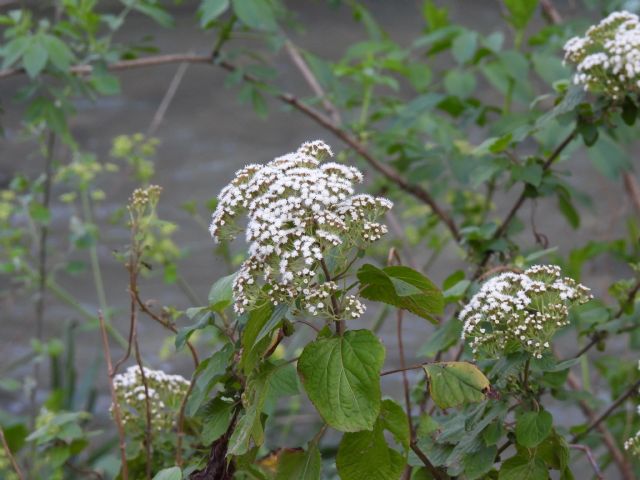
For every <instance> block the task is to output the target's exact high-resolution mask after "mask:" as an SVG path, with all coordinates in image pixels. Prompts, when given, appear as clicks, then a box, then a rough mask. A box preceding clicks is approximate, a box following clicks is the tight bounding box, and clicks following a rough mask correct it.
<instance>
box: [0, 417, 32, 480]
mask: <svg viewBox="0 0 640 480" xmlns="http://www.w3.org/2000/svg"><path fill="white" fill-rule="evenodd" d="M0 440H1V441H2V447H3V448H4V453H5V454H6V455H7V458H8V459H9V461H10V462H11V467H12V468H13V471H14V472H16V475H18V478H19V479H20V480H25V478H26V477H25V476H24V474H23V473H22V469H21V468H20V465H18V461H17V460H16V457H15V456H14V455H13V452H12V451H11V449H10V448H9V443H8V442H7V439H6V437H5V436H4V430H3V429H2V427H0Z"/></svg>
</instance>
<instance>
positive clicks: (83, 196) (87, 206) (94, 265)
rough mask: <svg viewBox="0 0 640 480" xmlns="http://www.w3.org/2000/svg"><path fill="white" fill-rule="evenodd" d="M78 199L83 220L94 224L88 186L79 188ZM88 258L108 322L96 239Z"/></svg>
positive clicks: (101, 306) (108, 317)
mask: <svg viewBox="0 0 640 480" xmlns="http://www.w3.org/2000/svg"><path fill="white" fill-rule="evenodd" d="M80 201H81V204H82V214H83V215H84V219H85V222H87V223H90V224H91V225H93V226H95V224H94V222H93V214H92V211H91V202H90V200H89V190H88V188H81V189H80ZM89 259H90V261H91V271H92V273H93V282H94V285H95V288H96V294H97V295H98V304H99V305H100V310H102V312H103V314H104V318H105V321H106V322H107V323H110V320H111V316H110V315H109V310H108V304H107V295H106V293H105V290H104V282H103V281H102V271H101V269H100V259H99V258H98V247H97V239H96V241H95V242H94V243H93V244H92V245H91V246H90V247H89Z"/></svg>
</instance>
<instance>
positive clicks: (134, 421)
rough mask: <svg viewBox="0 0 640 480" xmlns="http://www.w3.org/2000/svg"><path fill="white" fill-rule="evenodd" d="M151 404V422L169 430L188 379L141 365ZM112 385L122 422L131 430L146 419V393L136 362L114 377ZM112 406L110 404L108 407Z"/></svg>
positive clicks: (157, 426)
mask: <svg viewBox="0 0 640 480" xmlns="http://www.w3.org/2000/svg"><path fill="white" fill-rule="evenodd" d="M143 369H144V376H145V379H146V383H147V387H148V388H147V391H148V394H149V403H150V407H151V424H152V426H153V428H154V429H155V430H158V431H163V430H170V429H171V428H172V427H173V425H174V421H175V418H176V409H177V407H178V405H179V404H180V402H181V401H182V398H183V397H184V395H185V394H186V392H187V390H188V388H189V381H188V380H187V379H185V378H184V377H182V376H180V375H169V374H167V373H165V372H163V371H162V370H151V369H149V368H146V367H143ZM113 386H114V387H115V390H116V397H117V398H118V403H119V405H120V409H121V414H122V423H123V424H124V425H125V426H126V427H128V429H129V430H130V431H131V430H139V431H143V430H142V429H141V426H144V425H145V423H146V395H145V388H144V384H143V382H142V374H141V372H140V368H139V367H138V365H134V366H132V367H129V368H128V369H127V370H126V371H125V372H124V373H119V374H118V375H116V376H115V377H113ZM111 409H112V410H113V406H112V407H111Z"/></svg>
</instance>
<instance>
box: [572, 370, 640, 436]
mask: <svg viewBox="0 0 640 480" xmlns="http://www.w3.org/2000/svg"><path fill="white" fill-rule="evenodd" d="M639 387H640V380H638V381H636V382H635V383H634V384H633V385H631V386H630V387H629V388H628V389H627V390H626V391H625V392H624V393H623V394H622V395H620V396H619V397H618V398H617V399H616V400H615V401H614V402H613V403H612V404H611V405H609V406H608V407H607V409H606V410H605V411H604V412H602V413H601V414H600V416H598V417H597V418H595V419H594V420H593V421H592V422H591V424H590V425H589V426H588V427H587V429H586V430H583V431H582V432H580V433H578V434H576V435H574V436H573V438H572V439H571V442H572V443H575V442H577V441H578V440H580V439H581V438H583V437H584V436H586V435H587V434H588V433H589V432H591V431H592V430H593V429H594V428H596V427H597V426H598V425H600V424H601V423H602V422H603V421H605V420H606V419H607V418H608V417H609V415H611V414H612V413H613V412H614V411H615V410H616V408H618V407H619V406H620V405H622V404H623V403H624V402H625V401H626V400H627V399H628V398H629V397H631V396H632V395H634V394H636V393H638V388H639Z"/></svg>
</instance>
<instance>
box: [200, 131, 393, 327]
mask: <svg viewBox="0 0 640 480" xmlns="http://www.w3.org/2000/svg"><path fill="white" fill-rule="evenodd" d="M331 156H333V153H332V152H331V148H330V147H329V146H328V145H326V144H325V143H324V142H322V141H319V140H318V141H314V142H307V143H304V144H303V145H302V146H301V147H300V148H299V149H298V150H297V151H296V152H294V153H289V154H287V155H284V156H282V157H278V158H276V159H275V160H273V161H271V162H269V163H267V164H266V165H249V166H247V167H245V168H243V169H242V170H240V171H238V172H236V177H235V179H234V180H233V181H232V182H231V183H230V184H229V185H227V186H226V187H225V188H224V189H223V190H222V191H221V192H220V195H219V196H218V200H219V202H218V206H217V208H216V210H215V212H213V217H212V222H211V227H210V232H211V235H212V236H213V237H214V238H215V239H216V240H220V239H225V238H233V236H234V235H235V234H237V233H238V232H239V231H240V230H241V229H239V228H238V226H237V224H236V220H237V219H238V217H240V216H241V215H243V214H246V215H247V216H248V217H249V223H248V226H247V228H246V240H247V242H248V243H249V244H250V246H249V256H248V258H247V259H246V260H245V262H244V263H243V264H242V267H241V268H240V271H239V272H238V274H237V275H236V278H235V280H234V285H233V290H234V298H235V310H236V312H238V313H243V312H245V311H246V310H247V309H248V308H250V307H251V306H252V305H255V304H256V303H258V302H259V301H262V300H264V299H265V298H266V299H268V301H270V302H272V303H273V304H278V303H280V302H283V303H291V302H294V301H295V300H296V299H299V303H300V305H302V308H304V309H305V310H307V311H308V312H309V313H311V314H313V315H324V316H328V317H332V316H333V317H335V313H336V312H334V310H333V306H332V303H331V298H330V297H331V296H332V295H333V293H335V292H336V290H337V286H336V285H335V284H333V285H332V284H327V282H324V283H322V282H321V281H320V280H319V279H318V278H317V277H318V276H319V275H321V274H322V272H323V270H322V268H321V267H322V265H321V262H322V261H323V260H324V259H325V256H326V254H327V252H328V251H329V250H332V253H331V256H332V258H333V259H337V261H338V262H339V261H340V260H343V259H345V258H346V255H347V254H348V253H349V252H350V251H351V250H352V249H353V248H354V247H356V248H364V247H366V246H367V245H368V244H370V243H371V242H373V241H376V240H378V239H379V238H380V237H381V236H382V235H384V234H385V233H386V232H387V228H386V226H385V225H383V224H380V223H377V221H376V220H378V219H379V218H380V217H381V216H382V215H384V213H385V212H386V211H388V210H389V209H390V208H391V207H392V206H393V204H392V202H391V201H389V200H387V199H385V198H379V197H373V196H371V195H366V194H360V195H355V194H354V193H355V192H354V188H353V184H354V183H361V182H362V173H361V172H360V171H359V170H358V169H356V168H354V167H350V166H345V165H341V164H338V163H335V162H328V163H322V160H323V159H324V158H326V157H331ZM336 300H337V301H338V302H340V305H339V306H338V307H339V308H338V309H339V311H340V312H345V309H346V310H348V312H347V313H348V315H349V318H355V317H356V316H359V315H360V314H362V312H363V311H364V306H363V305H362V304H361V303H360V302H359V301H358V300H357V299H355V301H354V299H353V298H351V297H348V296H345V297H342V298H337V299H336Z"/></svg>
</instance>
